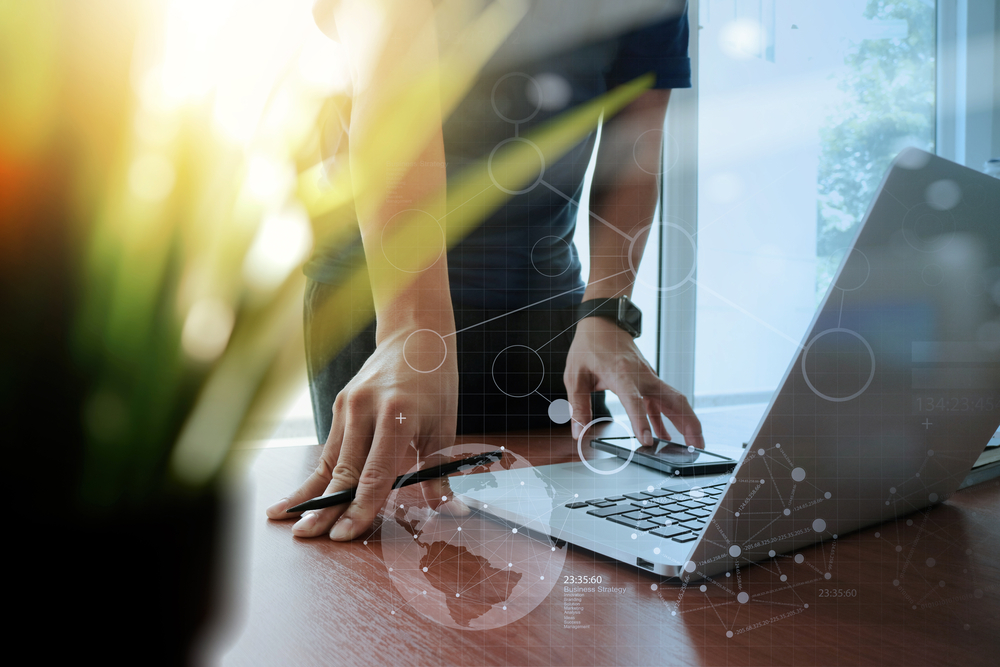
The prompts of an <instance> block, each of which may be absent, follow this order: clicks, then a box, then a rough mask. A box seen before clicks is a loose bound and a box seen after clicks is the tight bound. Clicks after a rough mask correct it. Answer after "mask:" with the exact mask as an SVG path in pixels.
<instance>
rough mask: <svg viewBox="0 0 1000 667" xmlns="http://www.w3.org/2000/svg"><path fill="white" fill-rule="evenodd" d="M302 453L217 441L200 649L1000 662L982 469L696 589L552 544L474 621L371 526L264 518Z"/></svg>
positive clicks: (998, 603)
mask: <svg viewBox="0 0 1000 667" xmlns="http://www.w3.org/2000/svg"><path fill="white" fill-rule="evenodd" d="M483 440H484V441H486V442H488V443H490V444H492V445H505V446H507V447H508V448H511V449H513V450H514V451H516V452H517V453H519V454H521V455H522V456H524V457H525V458H527V459H528V460H529V461H531V462H532V463H534V464H536V465H542V464H546V463H554V462H561V461H569V460H572V458H573V456H574V455H575V452H574V447H573V442H572V439H571V438H570V437H569V436H568V435H567V434H564V433H561V432H555V431H554V432H553V434H548V433H547V434H545V435H537V434H536V435H533V436H531V437H529V436H525V435H522V436H507V437H503V436H500V437H497V436H489V437H487V438H482V439H481V440H480V441H483ZM319 453H320V447H319V446H309V447H288V448H279V449H264V450H257V451H242V452H234V453H233V455H232V457H231V460H230V475H231V478H232V479H233V480H234V481H233V484H232V487H233V491H232V494H231V500H230V512H229V518H228V524H227V525H228V532H227V533H226V534H225V535H223V537H222V539H223V540H224V542H225V547H226V548H225V549H224V552H225V556H224V561H223V563H222V568H223V571H224V572H225V573H226V574H227V576H226V577H225V578H224V579H223V584H224V586H223V589H222V591H221V593H220V597H221V599H222V606H221V608H220V610H219V613H218V614H217V617H216V619H215V622H214V623H213V625H212V626H211V627H209V628H207V629H206V638H205V642H204V643H205V649H204V653H205V662H207V663H211V664H219V663H221V664H224V665H793V666H798V665H996V664H998V660H1000V657H998V656H1000V482H998V481H996V480H992V481H989V482H986V483H983V484H980V485H978V486H974V487H970V488H968V489H965V490H963V491H960V492H958V493H957V494H955V495H954V496H953V497H952V498H950V499H949V500H947V501H946V502H944V503H942V504H940V505H938V506H936V507H934V508H931V509H928V510H924V511H920V512H917V513H914V514H912V515H910V516H906V517H900V518H898V519H896V520H893V521H890V522H887V523H885V524H882V525H880V526H875V527H870V528H867V529H864V530H862V531H859V532H856V533H853V534H851V535H844V536H839V539H836V540H831V541H827V542H826V543H823V544H818V545H815V546H813V547H810V548H808V549H805V550H803V551H801V552H798V556H800V557H801V558H798V557H797V556H795V555H792V554H789V555H785V556H778V557H777V558H775V559H772V560H771V561H768V562H764V563H761V564H759V565H756V566H749V567H746V568H744V569H743V570H742V571H740V572H738V573H730V575H728V576H724V577H718V578H717V580H716V581H715V582H709V583H706V585H705V589H704V590H702V588H701V585H702V583H703V582H697V583H692V584H690V585H686V586H685V585H682V584H680V583H678V582H676V581H671V580H666V579H661V578H660V577H657V576H655V575H651V574H649V573H645V572H642V571H639V570H637V569H636V568H633V567H629V566H626V565H623V564H619V563H616V562H615V561H612V560H610V559H607V558H604V557H601V556H597V555H595V554H593V553H591V552H588V551H584V550H581V549H576V548H569V549H567V554H566V559H565V564H564V566H563V570H562V575H561V577H560V578H559V581H558V583H557V584H556V585H555V587H554V588H553V589H552V590H551V592H550V593H549V594H548V595H547V597H545V598H544V599H543V600H542V601H541V603H540V604H539V605H538V606H537V607H536V608H534V610H533V611H531V612H530V613H528V614H527V615H525V616H523V617H522V618H520V619H519V620H516V621H514V622H512V623H509V624H506V625H501V626H499V627H496V628H494V629H491V630H479V631H477V630H469V629H460V628H459V627H457V625H456V624H454V623H451V624H447V623H439V622H435V621H433V620H430V619H429V618H427V617H426V616H425V615H423V614H422V613H421V611H420V609H419V607H420V605H419V604H417V605H414V604H411V603H409V602H407V601H405V600H403V599H402V598H401V596H400V594H399V592H398V591H397V590H396V588H395V587H394V585H393V583H392V581H391V577H390V574H389V572H388V570H387V566H386V565H385V564H384V563H383V560H382V544H381V543H380V539H379V535H378V533H377V532H376V533H375V534H373V535H372V536H371V537H369V538H368V540H367V544H366V543H365V541H362V540H359V541H355V542H352V543H348V544H343V543H335V542H331V541H330V540H329V539H326V538H316V539H298V538H294V537H292V534H291V526H292V522H291V521H286V522H276V521H269V520H268V519H266V518H265V516H264V509H265V507H267V506H268V505H269V504H271V503H272V502H274V501H276V500H277V499H278V498H281V497H282V496H284V495H286V494H287V493H288V492H289V491H291V490H292V489H294V488H295V487H296V486H297V485H298V484H299V483H300V482H301V481H302V480H303V479H305V477H306V476H307V475H308V474H309V472H311V470H312V469H313V467H314V465H315V463H316V460H317V458H318V456H319ZM798 560H800V561H801V562H797V561H798ZM827 574H829V578H827ZM567 576H575V577H600V578H601V586H603V587H604V588H605V589H606V590H604V591H600V590H599V587H596V586H590V585H582V586H572V585H569V586H567V585H564V584H563V581H565V577H567ZM782 576H784V579H782ZM574 588H575V589H578V590H576V595H574V594H573V589H574ZM609 589H610V590H609ZM567 590H569V591H570V592H567ZM737 591H746V592H747V593H748V597H749V600H748V601H747V602H746V603H741V602H739V601H738V600H737V599H736V597H735V594H736V592H737ZM418 602H419V601H418ZM570 619H572V620H574V621H576V624H569V623H568V621H569V620H570Z"/></svg>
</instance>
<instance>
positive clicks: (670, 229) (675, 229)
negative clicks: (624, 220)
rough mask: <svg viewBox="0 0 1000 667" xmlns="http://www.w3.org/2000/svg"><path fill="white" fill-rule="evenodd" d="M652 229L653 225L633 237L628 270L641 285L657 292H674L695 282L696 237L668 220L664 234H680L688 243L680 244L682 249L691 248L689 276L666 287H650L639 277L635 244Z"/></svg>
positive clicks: (665, 223)
mask: <svg viewBox="0 0 1000 667" xmlns="http://www.w3.org/2000/svg"><path fill="white" fill-rule="evenodd" d="M652 228H653V226H652V225H646V226H645V227H644V228H642V229H640V230H639V231H638V232H637V233H636V235H635V236H633V237H632V241H631V242H630V243H629V248H628V268H629V270H630V271H631V272H632V274H633V275H634V276H635V278H636V280H637V281H638V282H639V283H641V284H642V285H643V286H645V287H647V288H648V289H652V290H657V291H659V292H672V291H674V290H676V289H680V288H682V287H685V286H686V285H688V284H689V283H691V282H693V280H692V279H693V278H694V271H695V268H696V267H697V262H698V246H697V245H696V244H695V242H694V237H693V236H691V234H689V233H688V231H687V230H686V229H684V228H683V227H681V226H680V225H678V224H677V223H674V222H668V221H666V220H664V221H663V225H662V227H661V229H662V230H663V232H664V234H667V233H671V234H673V236H676V235H677V233H679V234H680V237H679V238H680V239H683V241H684V242H686V243H684V242H680V243H678V246H679V247H680V248H683V249H684V250H687V249H688V248H689V247H690V253H691V255H690V262H691V268H690V269H688V272H687V274H686V275H685V276H684V277H683V278H681V279H680V280H678V281H677V282H676V283H674V284H673V285H666V286H661V285H650V284H649V283H647V282H646V281H645V280H643V279H642V278H641V277H640V276H639V267H638V266H636V259H638V258H637V257H636V255H635V244H636V241H638V240H639V238H640V237H641V236H642V235H643V234H646V235H648V234H649V232H650V231H652Z"/></svg>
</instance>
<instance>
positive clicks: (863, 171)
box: [816, 0, 937, 298]
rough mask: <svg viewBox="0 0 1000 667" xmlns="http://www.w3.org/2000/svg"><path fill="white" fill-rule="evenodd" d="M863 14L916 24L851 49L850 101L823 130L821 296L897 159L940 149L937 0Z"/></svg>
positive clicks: (880, 3) (876, 5) (876, 1)
mask: <svg viewBox="0 0 1000 667" xmlns="http://www.w3.org/2000/svg"><path fill="white" fill-rule="evenodd" d="M864 17H865V18H866V19H869V20H878V21H883V20H894V19H895V20H900V19H902V20H905V21H906V22H907V24H908V26H909V30H908V33H907V35H906V37H905V38H889V39H864V40H861V41H860V42H858V43H857V44H855V45H854V46H853V47H852V48H851V50H850V51H849V53H848V55H847V57H846V61H845V62H846V64H847V66H848V69H849V74H848V75H847V76H846V77H845V78H844V79H843V80H842V81H841V82H840V87H841V89H842V90H844V92H845V93H847V96H848V99H847V101H846V102H845V103H844V105H843V106H842V107H841V108H840V109H839V110H838V111H837V112H836V113H835V114H834V115H833V116H832V117H831V118H830V119H829V121H828V124H827V126H826V127H825V128H823V129H821V131H820V141H821V144H822V153H821V155H820V162H819V198H818V199H819V210H818V229H817V232H818V234H817V248H816V250H817V253H816V254H817V256H818V258H819V262H818V267H819V268H818V276H817V278H818V280H817V288H818V289H817V293H818V295H819V297H820V298H821V297H822V295H823V294H824V293H825V292H826V285H828V284H829V282H830V280H831V279H832V276H833V273H834V272H835V271H836V269H837V266H838V265H839V263H840V259H841V256H842V254H843V252H842V251H843V250H844V249H845V248H846V247H847V246H848V245H849V244H850V242H851V239H852V237H853V235H854V232H855V231H856V229H857V224H858V223H859V222H860V220H861V219H862V217H864V214H865V212H866V211H867V209H868V205H869V204H870V203H871V199H872V197H873V196H874V194H875V191H876V189H877V188H878V185H879V183H880V182H881V180H882V176H883V175H884V174H885V172H886V170H887V169H888V168H889V164H890V163H891V162H892V160H893V159H894V158H895V157H896V155H897V154H898V153H899V151H901V150H902V149H903V148H905V147H907V146H916V147H917V148H921V149H923V150H928V151H933V150H934V109H935V92H934V91H935V79H934V77H935V68H934V63H935V53H936V43H937V42H936V17H935V9H934V3H933V2H925V1H924V0H869V2H868V4H867V7H866V8H865V12H864ZM838 251H840V252H838Z"/></svg>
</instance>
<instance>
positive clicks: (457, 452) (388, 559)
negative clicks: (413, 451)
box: [381, 444, 566, 630]
mask: <svg viewBox="0 0 1000 667" xmlns="http://www.w3.org/2000/svg"><path fill="white" fill-rule="evenodd" d="M496 449H498V447H495V446H490V445H483V444H465V445H456V446H454V447H449V448H447V449H445V450H442V451H441V452H438V454H437V455H436V456H435V457H434V463H438V462H441V460H442V459H443V460H444V461H451V460H456V459H460V458H466V457H469V456H474V455H476V454H481V453H485V452H490V451H495V450H496ZM429 460H430V459H428V461H429ZM426 465H430V463H427V462H426V461H425V464H424V466H423V467H426ZM523 467H530V464H528V463H527V461H525V460H524V459H523V458H521V457H519V456H517V455H515V454H513V453H512V452H509V451H505V452H504V457H503V459H502V460H501V461H498V462H493V463H491V464H489V465H483V466H478V467H476V468H475V469H472V470H469V471H468V472H467V473H466V474H473V475H476V477H475V478H471V479H473V480H474V484H472V486H471V488H472V489H477V488H478V489H482V488H491V489H497V490H500V491H502V490H503V489H502V488H501V485H502V484H503V481H502V476H499V478H498V476H496V475H495V474H494V473H495V472H498V471H502V470H505V469H511V468H523ZM414 469H416V468H414ZM531 483H532V482H531V481H529V482H526V484H528V485H529V487H530V484H531ZM424 484H426V483H423V484H415V485H412V486H407V487H403V488H401V489H396V490H394V491H393V492H392V493H391V494H390V496H389V499H388V500H387V501H386V505H385V507H384V508H383V512H382V517H383V519H382V526H381V543H382V557H383V560H384V562H385V566H386V568H387V569H388V571H389V577H390V579H391V581H392V583H393V586H394V588H395V591H396V593H397V594H398V595H399V597H400V598H401V600H400V601H399V602H398V603H397V605H396V606H403V605H404V604H405V605H406V606H409V607H410V608H412V609H414V610H415V611H417V612H418V613H420V614H421V615H423V616H425V617H426V618H428V619H430V620H432V621H434V622H436V623H439V624H441V625H444V626H446V627H451V628H458V629H463V630H489V629H491V628H496V627H500V626H503V625H506V624H508V623H512V622H514V621H516V620H518V619H520V618H522V617H524V616H525V615H526V614H528V613H529V612H531V611H532V610H533V609H535V607H537V606H538V605H539V604H540V603H541V602H542V601H543V600H544V599H545V598H546V597H548V595H549V593H550V592H551V591H552V588H553V587H554V586H555V584H556V583H557V582H558V579H559V575H560V573H561V572H562V568H563V563H564V561H565V559H566V550H565V548H564V546H562V545H561V544H557V543H556V541H555V540H553V539H551V538H549V537H548V536H547V535H543V534H540V533H537V532H533V531H527V530H525V529H524V528H521V529H518V527H516V526H510V525H505V524H504V523H501V522H499V521H497V520H495V519H492V518H490V517H489V516H487V515H486V513H485V512H473V513H471V514H469V515H467V516H455V515H452V514H450V513H448V511H447V503H446V504H445V505H444V506H442V507H439V508H438V509H434V508H432V507H431V503H428V502H427V501H426V500H425V499H424V494H423V491H422V489H421V487H422V486H423V485H424ZM537 484H538V487H537V488H535V489H530V488H526V487H525V486H524V485H521V484H520V483H518V484H517V485H516V487H512V488H511V490H510V492H511V493H516V494H524V493H527V492H529V491H535V492H537V491H538V490H544V491H545V492H546V493H547V494H548V497H550V498H553V497H554V495H555V494H554V492H552V490H551V489H547V488H545V482H544V481H543V480H541V479H538V481H537ZM467 492H468V491H467ZM446 495H449V497H450V495H451V494H446ZM487 509H488V508H487ZM438 510H440V511H438Z"/></svg>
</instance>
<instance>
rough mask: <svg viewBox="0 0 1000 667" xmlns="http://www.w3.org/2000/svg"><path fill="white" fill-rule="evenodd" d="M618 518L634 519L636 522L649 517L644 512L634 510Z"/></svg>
mask: <svg viewBox="0 0 1000 667" xmlns="http://www.w3.org/2000/svg"><path fill="white" fill-rule="evenodd" d="M619 516H624V517H627V518H629V519H634V520H636V521H642V520H643V519H648V518H649V516H650V515H649V514H646V513H645V512H640V511H639V510H636V511H635V512H626V513H625V514H620V515H619Z"/></svg>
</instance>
